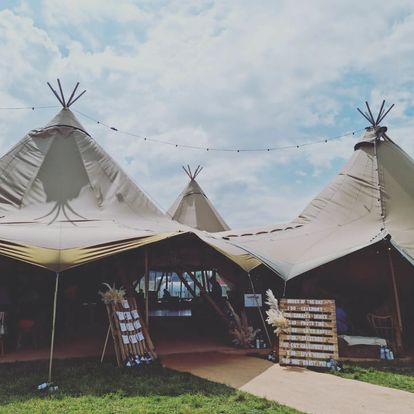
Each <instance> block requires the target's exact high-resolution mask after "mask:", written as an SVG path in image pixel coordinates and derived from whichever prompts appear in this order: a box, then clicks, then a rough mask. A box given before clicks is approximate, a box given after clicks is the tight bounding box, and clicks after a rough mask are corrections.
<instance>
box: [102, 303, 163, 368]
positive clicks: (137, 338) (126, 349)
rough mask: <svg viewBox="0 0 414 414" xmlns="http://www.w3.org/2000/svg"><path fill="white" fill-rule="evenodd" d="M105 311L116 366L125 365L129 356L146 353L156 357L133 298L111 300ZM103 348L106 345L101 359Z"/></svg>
mask: <svg viewBox="0 0 414 414" xmlns="http://www.w3.org/2000/svg"><path fill="white" fill-rule="evenodd" d="M106 311H107V313H108V319H109V326H110V331H111V333H112V339H113V341H114V348H115V355H116V362H117V365H118V367H123V366H125V364H126V362H127V361H128V359H129V358H130V357H131V356H132V357H136V356H144V355H145V354H146V353H148V354H149V355H150V356H151V357H152V359H156V358H157V354H156V352H155V348H154V345H153V343H152V340H151V338H150V336H149V333H148V330H147V327H146V324H145V321H144V319H143V318H142V317H141V315H140V313H139V311H138V307H137V303H136V301H135V298H131V297H129V298H125V300H124V301H122V303H113V302H111V303H109V304H107V305H106ZM105 349H106V346H105V347H104V350H103V354H102V359H103V355H104V353H105ZM102 359H101V361H102Z"/></svg>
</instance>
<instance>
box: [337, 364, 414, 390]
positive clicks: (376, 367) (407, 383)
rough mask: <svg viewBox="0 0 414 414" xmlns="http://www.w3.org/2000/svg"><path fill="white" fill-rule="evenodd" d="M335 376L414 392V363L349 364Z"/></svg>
mask: <svg viewBox="0 0 414 414" xmlns="http://www.w3.org/2000/svg"><path fill="white" fill-rule="evenodd" d="M335 375H339V376H341V377H344V378H351V379H356V380H359V381H365V382H370V383H371V384H377V385H383V386H385V387H390V388H397V389H399V390H404V391H409V392H414V362H413V361H410V362H405V361H392V362H391V361H389V362H385V361H384V362H380V361H378V362H358V363H347V364H345V365H344V371H343V372H341V373H338V374H335Z"/></svg>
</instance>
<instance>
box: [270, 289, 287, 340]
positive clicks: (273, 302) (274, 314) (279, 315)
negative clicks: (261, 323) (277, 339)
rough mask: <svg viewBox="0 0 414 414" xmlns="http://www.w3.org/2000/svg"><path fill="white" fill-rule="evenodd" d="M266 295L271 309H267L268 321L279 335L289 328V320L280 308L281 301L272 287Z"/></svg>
mask: <svg viewBox="0 0 414 414" xmlns="http://www.w3.org/2000/svg"><path fill="white" fill-rule="evenodd" d="M266 297H267V300H266V304H267V305H269V310H267V311H266V314H267V319H266V322H267V323H268V324H269V325H272V326H273V328H275V334H276V335H277V336H279V335H280V333H281V332H287V329H288V328H289V321H288V320H287V319H286V317H285V315H283V312H282V311H281V310H280V309H279V302H278V300H277V299H276V298H275V296H274V295H273V292H272V291H271V290H270V289H268V290H267V291H266Z"/></svg>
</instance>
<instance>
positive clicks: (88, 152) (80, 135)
mask: <svg viewBox="0 0 414 414" xmlns="http://www.w3.org/2000/svg"><path fill="white" fill-rule="evenodd" d="M0 172H1V175H0V254H2V255H5V256H9V257H12V258H14V259H17V260H22V261H26V262H28V263H31V264H34V265H38V266H42V267H45V268H47V269H50V270H53V271H62V270H65V269H68V268H70V267H74V266H77V265H79V264H82V263H86V262H88V261H91V260H96V259H99V258H101V257H105V256H108V255H112V254H115V253H117V252H121V251H125V250H130V249H134V248H137V247H142V246H144V245H147V244H151V243H156V242H158V241H160V240H163V239H166V238H171V237H176V236H179V235H181V234H183V233H185V232H189V233H195V234H197V236H198V237H199V239H200V240H201V241H202V242H204V243H207V244H209V245H210V246H212V247H213V248H214V249H215V250H216V251H219V252H220V253H222V254H223V255H224V256H225V257H227V258H228V259H230V260H232V261H233V262H234V263H236V264H237V265H238V266H240V267H241V268H243V269H244V270H247V271H248V270H250V269H251V268H254V267H256V266H257V265H258V264H259V262H258V261H257V259H254V258H253V257H252V256H251V255H250V254H248V253H246V252H245V251H244V250H241V249H239V248H237V247H235V246H231V245H229V244H228V243H225V242H224V241H222V240H214V239H211V238H209V236H208V234H207V233H203V232H197V230H194V229H192V228H190V227H187V226H185V225H183V224H180V223H178V222H176V221H174V220H171V218H170V217H168V216H167V215H165V214H164V213H163V212H162V211H161V210H160V209H159V208H158V207H157V206H156V205H155V204H154V203H153V202H152V201H151V200H150V198H149V197H148V196H147V195H146V194H145V193H144V192H143V191H142V190H141V189H140V188H139V187H138V186H137V185H136V184H135V183H134V182H133V181H132V180H131V179H130V178H129V177H128V176H127V175H126V174H125V173H124V172H123V171H122V169H121V168H120V167H119V166H118V165H117V164H116V162H115V161H114V160H113V159H112V158H111V157H110V156H109V155H108V154H107V153H106V152H105V151H104V150H103V149H102V148H101V147H100V146H99V145H98V144H97V143H96V142H95V141H94V140H93V139H92V138H91V136H90V135H89V134H88V133H87V132H86V130H85V128H84V127H83V126H82V125H81V123H80V122H79V121H78V120H77V119H76V117H75V115H74V114H73V113H72V112H71V110H70V109H69V108H67V107H64V108H63V109H62V110H61V111H60V112H59V113H58V114H57V115H56V116H55V117H54V118H53V119H52V121H50V122H49V123H48V124H47V125H46V127H44V128H40V129H36V130H33V131H31V132H29V133H28V134H27V135H26V136H25V137H24V138H23V139H22V140H21V141H20V142H19V143H18V144H17V145H16V146H15V147H14V148H12V149H11V150H10V151H9V152H8V153H7V154H6V155H5V156H3V157H2V158H1V159H0Z"/></svg>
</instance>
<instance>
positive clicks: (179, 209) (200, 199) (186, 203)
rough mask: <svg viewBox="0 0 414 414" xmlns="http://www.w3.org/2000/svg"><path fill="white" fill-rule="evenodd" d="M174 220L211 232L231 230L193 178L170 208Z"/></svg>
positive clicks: (169, 211) (169, 212)
mask: <svg viewBox="0 0 414 414" xmlns="http://www.w3.org/2000/svg"><path fill="white" fill-rule="evenodd" d="M168 214H169V215H170V216H171V217H172V219H173V220H175V221H178V222H179V223H182V224H185V225H187V226H189V227H192V228H195V229H198V230H204V231H208V232H211V233H214V232H219V231H225V230H230V227H229V226H228V225H227V224H226V222H225V221H224V220H223V218H222V217H221V216H220V214H219V212H218V211H217V210H216V209H215V208H214V206H213V204H212V203H211V201H210V200H209V199H208V198H207V196H206V194H205V193H204V191H203V190H202V188H201V187H200V185H199V184H198V182H197V181H196V180H195V179H194V178H191V179H190V182H189V183H188V184H187V185H186V187H185V188H184V190H183V191H182V192H181V194H180V195H179V196H178V197H177V199H176V200H175V201H174V203H173V204H172V206H171V207H170V208H169V210H168Z"/></svg>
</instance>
